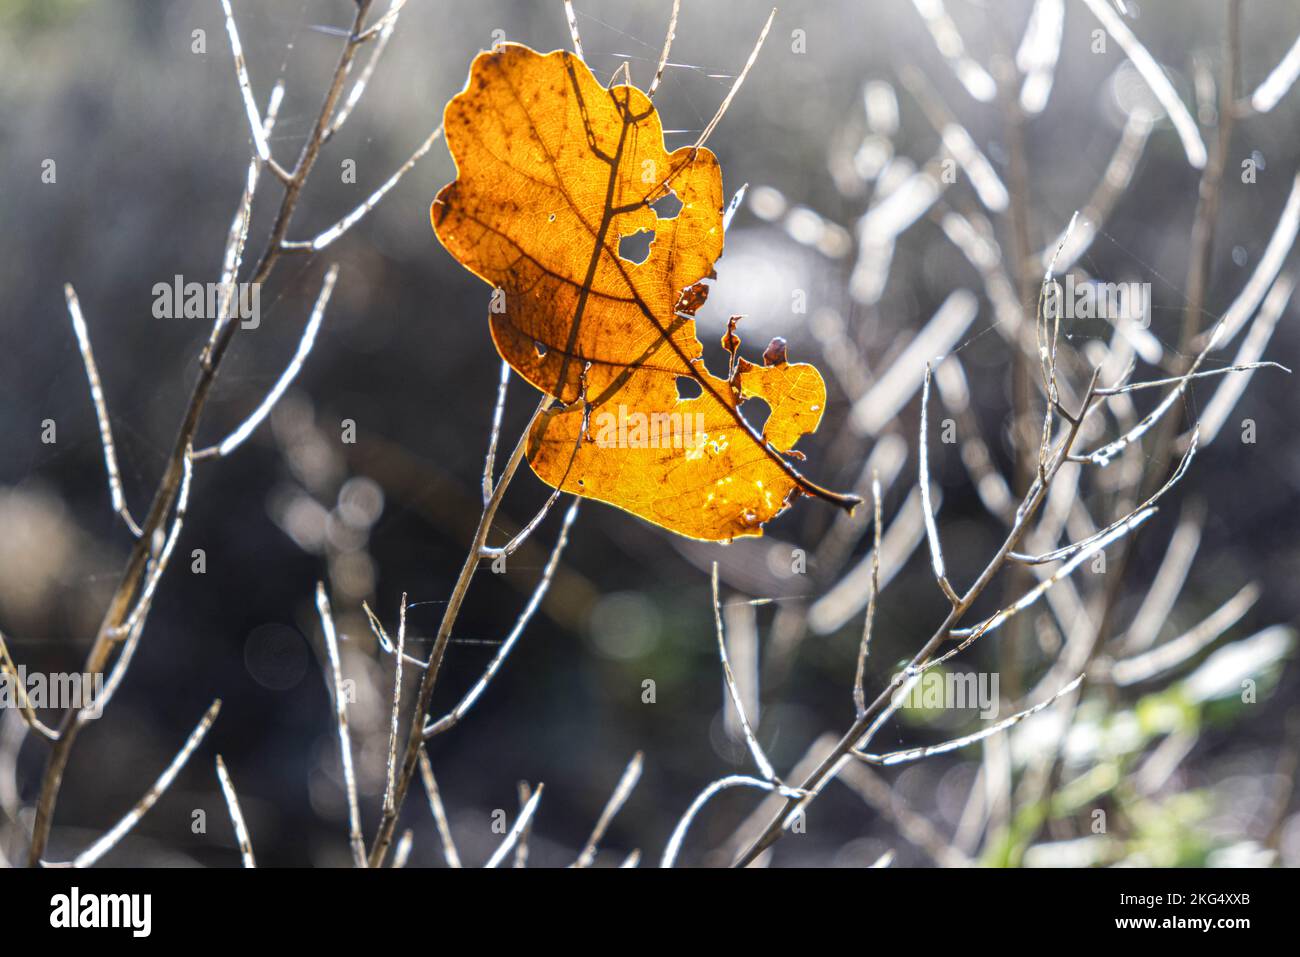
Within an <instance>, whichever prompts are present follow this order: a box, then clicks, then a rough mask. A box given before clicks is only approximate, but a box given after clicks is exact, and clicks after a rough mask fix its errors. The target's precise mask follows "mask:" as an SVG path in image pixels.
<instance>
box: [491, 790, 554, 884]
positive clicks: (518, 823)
mask: <svg viewBox="0 0 1300 957" xmlns="http://www.w3.org/2000/svg"><path fill="white" fill-rule="evenodd" d="M543 787H544V785H542V784H538V785H537V790H536V791H534V792H533V796H532V797H531V798H529V799H528V803H527V804H525V805H524V809H523V810H522V811H520V812H519V816H518V817H517V818H515V823H514V826H513V827H511V828H510V833H508V834H507V835H506V836H505V838H504V839H503V840H502V841H501V844H500V845H499V846H498V847H497V849H496V850H495V851H494V852H493V853H492V856H491V857H490V858H488V862H487V863H486V864H484V865H483V866H484V867H487V868H492V867H496V866H497V865H498V864H500V863H501V862H502V861H503V860H505V857H506V855H507V854H509V853H510V850H511V849H512V848H513V847H514V846H515V842H516V841H518V840H519V838H520V836H521V835H522V834H523V833H524V829H525V828H527V827H528V824H529V822H530V821H532V819H533V815H534V814H535V813H537V802H538V801H540V800H541V799H542V788H543Z"/></svg>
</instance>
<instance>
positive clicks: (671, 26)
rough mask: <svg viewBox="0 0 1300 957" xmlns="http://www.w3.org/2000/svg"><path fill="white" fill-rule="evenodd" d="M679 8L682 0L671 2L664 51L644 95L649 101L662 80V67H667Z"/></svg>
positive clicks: (675, 33) (675, 31)
mask: <svg viewBox="0 0 1300 957" xmlns="http://www.w3.org/2000/svg"><path fill="white" fill-rule="evenodd" d="M681 6H682V0H673V12H672V13H671V14H670V15H669V17H668V29H667V31H665V33H664V49H663V52H662V53H660V54H659V65H658V66H657V67H655V76H654V79H653V80H651V81H650V86H649V87H647V88H646V91H645V95H646V96H648V97H650V99H654V95H655V91H656V90H658V89H659V82H660V81H661V80H662V79H663V78H664V67H665V66H667V65H668V51H669V50H671V49H672V48H673V38H674V37H676V36H677V14H678V13H679V12H680V10H681Z"/></svg>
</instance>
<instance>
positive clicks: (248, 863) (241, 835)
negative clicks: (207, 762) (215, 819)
mask: <svg viewBox="0 0 1300 957" xmlns="http://www.w3.org/2000/svg"><path fill="white" fill-rule="evenodd" d="M217 778H218V779H219V780H220V781H221V793H222V794H223V795H224V796H225V798H226V807H227V808H228V809H229V810H230V823H231V824H233V825H234V828H235V840H236V841H238V842H239V859H240V860H241V861H243V863H244V867H247V868H253V867H256V866H257V860H256V859H255V858H254V857H253V842H252V841H251V840H250V839H249V836H248V825H247V824H245V823H244V812H243V811H242V810H240V807H239V795H237V794H236V793H235V785H234V782H232V781H231V780H230V773H229V772H228V771H227V770H226V762H225V761H223V760H221V755H219V754H218V755H217Z"/></svg>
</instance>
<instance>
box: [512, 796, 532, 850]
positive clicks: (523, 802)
mask: <svg viewBox="0 0 1300 957" xmlns="http://www.w3.org/2000/svg"><path fill="white" fill-rule="evenodd" d="M518 791H519V810H521V811H522V810H523V809H524V808H526V807H527V806H528V801H529V799H530V798H531V797H532V796H533V789H532V788H531V787H529V786H528V782H527V781H520V782H519V785H518ZM532 833H533V822H532V821H529V822H528V823H527V824H526V825H525V826H524V829H523V832H522V833H521V834H520V835H519V840H518V841H516V842H515V867H519V868H523V867H527V866H528V839H529V838H530V837H532Z"/></svg>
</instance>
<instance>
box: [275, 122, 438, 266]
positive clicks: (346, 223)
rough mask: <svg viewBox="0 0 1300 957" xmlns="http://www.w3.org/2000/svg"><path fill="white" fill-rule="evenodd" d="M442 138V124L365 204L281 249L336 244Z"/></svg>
mask: <svg viewBox="0 0 1300 957" xmlns="http://www.w3.org/2000/svg"><path fill="white" fill-rule="evenodd" d="M441 136H442V126H441V124H440V125H439V126H438V128H437V129H435V130H434V131H433V132H432V133H430V134H429V136H428V138H427V139H426V140H425V141H424V142H423V143H421V144H420V146H419V147H418V148H417V149H416V151H415V152H414V153H412V154H411V156H410V159H408V160H407V161H406V162H405V163H403V164H402V165H401V166H400V167H399V168H398V170H397V172H395V173H394V174H393V175H392V176H390V177H388V179H387V180H386V181H385V182H384V184H383V185H382V186H380V187H379V188H378V189H377V190H375V191H374V192H373V193H371V194H370V195H369V196H368V197H367V198H366V201H365V202H364V203H362V204H361V205H360V206H358V207H357V208H356V209H354V210H352V212H350V213H348V214H347V215H346V216H344V217H343V218H342V219H340V220H339V221H338V222H337V223H335V224H334V225H333V226H331V227H330V228H329V229H327V230H325V231H324V232H322V233H320V234H318V235H317V236H316V238H315V239H312V240H308V241H305V242H299V241H294V240H282V241H281V242H280V248H281V249H283V250H284V251H286V252H307V251H310V252H320V251H321V250H322V249H324V248H325V247H326V246H328V245H329V244H330V243H332V242H334V240H336V239H338V238H339V237H340V236H342V235H343V234H344V233H346V232H347V231H348V230H349V229H351V228H352V227H353V226H355V225H356V224H357V223H359V222H360V221H361V220H362V218H364V217H365V216H366V214H367V213H369V212H370V211H371V210H372V209H374V208H375V207H376V206H378V205H379V203H380V201H381V200H382V199H383V198H384V197H385V196H387V195H388V192H389V190H391V189H392V188H393V187H394V186H396V185H397V184H398V183H400V182H401V181H402V177H403V176H405V175H406V174H407V173H409V172H410V171H411V168H412V167H414V166H415V164H416V163H418V162H419V161H420V160H421V159H422V158H423V156H424V154H425V153H427V152H429V150H430V149H431V148H432V147H433V144H434V143H436V142H437V141H438V139H439V137H441Z"/></svg>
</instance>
